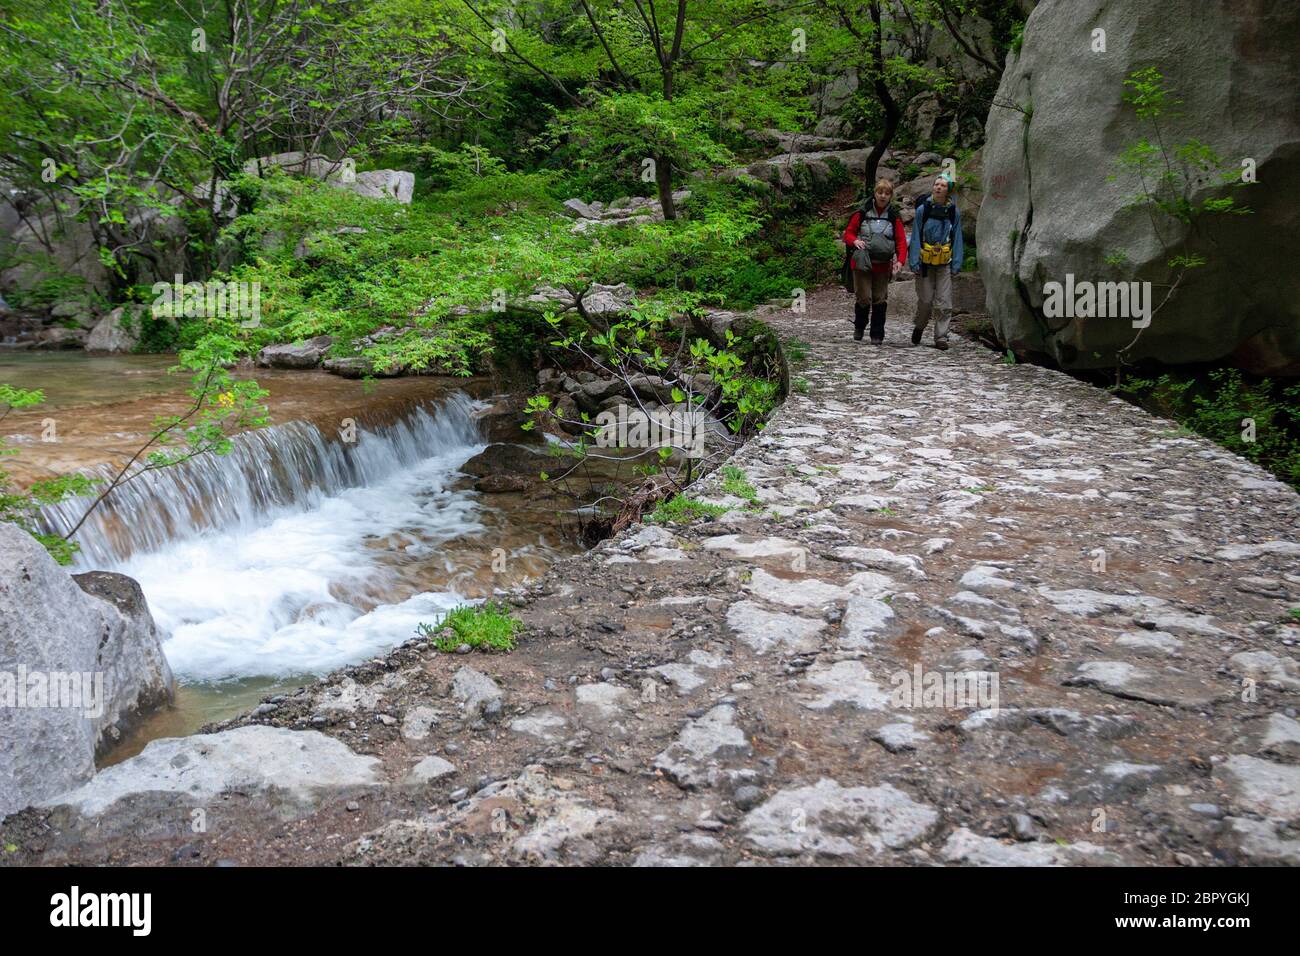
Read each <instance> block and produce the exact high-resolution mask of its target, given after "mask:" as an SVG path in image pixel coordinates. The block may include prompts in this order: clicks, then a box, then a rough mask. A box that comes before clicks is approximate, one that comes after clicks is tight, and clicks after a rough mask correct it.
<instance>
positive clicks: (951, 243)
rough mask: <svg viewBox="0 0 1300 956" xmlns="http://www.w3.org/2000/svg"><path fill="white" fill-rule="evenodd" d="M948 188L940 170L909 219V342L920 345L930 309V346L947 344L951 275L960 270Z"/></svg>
mask: <svg viewBox="0 0 1300 956" xmlns="http://www.w3.org/2000/svg"><path fill="white" fill-rule="evenodd" d="M952 189H953V181H952V178H951V177H950V176H949V175H948V174H947V173H940V174H939V175H938V176H937V177H935V180H934V185H933V186H932V187H931V189H930V195H929V196H927V197H926V198H925V199H924V200H922V201H921V202H920V203H918V204H917V207H916V218H915V219H914V220H912V251H911V255H910V256H909V257H908V262H907V264H908V268H910V269H911V270H912V271H913V272H914V273H916V318H915V319H914V320H913V323H912V325H913V328H912V344H913V345H920V344H921V335H922V333H923V332H925V327H926V325H928V324H929V322H930V313H931V312H934V313H936V315H935V317H934V347H935V348H937V349H946V348H947V347H948V326H949V324H951V322H952V277H953V276H955V275H956V274H957V273H958V272H961V260H962V243H961V213H959V212H958V211H957V203H956V202H955V201H954V200H953V199H952V198H951V193H952Z"/></svg>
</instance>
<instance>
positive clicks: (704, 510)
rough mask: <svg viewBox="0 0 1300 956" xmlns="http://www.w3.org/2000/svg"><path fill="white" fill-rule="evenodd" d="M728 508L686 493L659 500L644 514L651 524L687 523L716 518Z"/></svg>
mask: <svg viewBox="0 0 1300 956" xmlns="http://www.w3.org/2000/svg"><path fill="white" fill-rule="evenodd" d="M729 510H731V509H729V508H727V507H726V506H725V505H714V504H709V503H708V502H707V501H698V500H696V499H695V498H688V497H687V496H686V495H674V496H673V497H672V498H669V499H667V500H666V501H661V502H659V504H658V505H657V506H656V507H655V509H654V511H652V512H650V513H649V514H648V515H646V516H645V520H646V521H649V522H650V523H651V524H687V523H689V522H692V521H696V520H698V519H700V518H717V517H719V516H720V515H724V514H726V513H727V512H728V511H729Z"/></svg>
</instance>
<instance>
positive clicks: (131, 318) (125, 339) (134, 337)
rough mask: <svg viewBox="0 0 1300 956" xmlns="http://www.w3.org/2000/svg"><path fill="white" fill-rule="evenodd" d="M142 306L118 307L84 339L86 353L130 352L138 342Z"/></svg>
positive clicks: (100, 321) (101, 320)
mask: <svg viewBox="0 0 1300 956" xmlns="http://www.w3.org/2000/svg"><path fill="white" fill-rule="evenodd" d="M143 312H144V308H143V306H130V307H128V306H123V305H119V306H118V307H117V308H116V309H114V310H113V311H112V312H110V313H108V315H106V316H104V317H103V318H102V319H100V320H99V322H97V323H96V324H95V327H94V328H93V329H91V331H90V335H89V336H88V337H87V338H86V351H87V352H130V351H131V350H132V349H134V348H135V347H136V344H137V343H138V342H139V341H140V320H141V316H142V314H143Z"/></svg>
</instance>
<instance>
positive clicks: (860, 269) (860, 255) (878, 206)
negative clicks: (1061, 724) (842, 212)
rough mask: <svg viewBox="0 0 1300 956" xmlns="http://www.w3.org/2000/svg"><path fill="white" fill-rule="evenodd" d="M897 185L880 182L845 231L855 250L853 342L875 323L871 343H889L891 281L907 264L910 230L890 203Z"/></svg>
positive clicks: (851, 248) (853, 266) (877, 181)
mask: <svg viewBox="0 0 1300 956" xmlns="http://www.w3.org/2000/svg"><path fill="white" fill-rule="evenodd" d="M893 197H894V184H893V183H891V182H890V181H889V180H888V179H877V180H876V188H875V189H874V190H873V192H872V195H871V197H870V198H868V199H867V201H866V202H864V203H863V204H862V205H861V206H860V207H859V208H858V209H857V211H856V212H854V213H853V215H852V216H850V217H849V224H848V226H846V227H845V229H844V244H845V245H846V246H848V247H849V248H850V250H852V255H851V263H850V264H851V268H852V269H853V297H854V300H853V339H854V341H857V342H861V341H862V332H863V330H864V329H865V328H866V327H867V322H868V320H870V322H871V344H872V345H880V344H881V343H883V342H884V341H885V310H886V308H887V307H888V303H887V302H886V299H887V297H888V294H889V280H890V279H891V278H892V277H893V276H895V275H897V274H898V270H899V269H901V268H903V263H904V262H906V261H907V230H906V229H905V228H904V226H903V220H902V219H900V218H899V215H898V208H897V207H896V206H894V205H893V204H892V203H891V202H890V200H891V199H893Z"/></svg>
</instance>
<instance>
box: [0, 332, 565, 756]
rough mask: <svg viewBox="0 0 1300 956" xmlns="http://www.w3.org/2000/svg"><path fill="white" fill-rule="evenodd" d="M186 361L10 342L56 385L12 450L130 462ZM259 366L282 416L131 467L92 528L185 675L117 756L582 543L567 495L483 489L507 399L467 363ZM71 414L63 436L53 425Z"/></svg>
mask: <svg viewBox="0 0 1300 956" xmlns="http://www.w3.org/2000/svg"><path fill="white" fill-rule="evenodd" d="M169 364H170V360H167V359H165V358H164V359H163V360H160V359H159V357H157V356H118V357H113V358H103V359H101V358H95V357H87V356H85V355H77V356H76V357H75V358H72V357H68V356H63V355H57V354H55V355H15V356H5V357H3V358H0V381H8V382H10V383H12V384H15V385H20V386H23V387H35V386H36V385H39V386H40V387H42V388H43V389H44V390H45V393H46V396H47V402H46V404H44V405H42V406H39V407H38V408H35V409H31V410H27V411H25V412H24V413H21V414H19V413H15V414H12V415H11V416H10V417H9V420H7V421H6V422H5V426H4V428H5V431H6V433H9V440H10V442H11V443H12V444H14V445H15V446H16V447H18V448H19V449H21V451H20V456H19V457H18V458H16V459H11V462H13V464H12V465H10V467H11V468H13V470H14V471H15V473H16V474H17V475H19V476H20V478H22V477H26V478H27V479H28V480H31V479H33V478H36V477H40V476H42V475H43V474H46V473H54V472H57V471H60V470H73V469H74V468H75V469H77V470H83V471H87V472H89V473H92V474H100V475H107V474H110V473H111V471H112V470H113V466H114V463H116V462H119V461H121V460H123V458H124V457H125V456H126V455H129V454H130V453H131V452H133V451H134V449H135V448H138V447H139V445H140V444H141V443H142V442H143V439H144V437H145V435H146V433H147V427H148V424H147V423H148V422H151V421H152V416H153V415H154V414H157V413H159V412H160V411H163V410H166V409H168V408H169V407H171V406H173V405H175V406H177V407H179V406H180V405H182V404H183V399H184V394H183V389H184V385H185V380H184V379H178V378H177V377H176V376H174V375H168V374H167V371H166V368H167V366H168V365H169ZM248 374H250V375H252V376H253V377H255V378H256V379H257V381H258V382H259V383H260V384H262V386H263V387H265V388H267V389H269V390H270V392H271V396H270V398H269V399H268V405H269V407H270V410H271V417H272V422H273V424H271V425H270V426H268V427H266V428H263V429H258V430H255V431H250V432H245V433H243V434H240V435H238V436H236V438H235V441H234V446H235V447H234V449H233V450H232V451H231V452H230V453H229V454H227V455H224V456H217V455H211V454H209V455H204V456H201V457H199V458H196V459H194V460H193V461H191V462H187V463H184V464H181V465H178V466H175V467H172V468H167V469H163V470H160V471H155V472H150V473H147V474H145V475H143V476H142V477H140V478H138V479H136V480H134V481H132V482H129V483H127V484H126V485H124V486H122V487H120V488H119V489H118V490H117V491H115V492H114V493H113V495H111V496H110V497H109V498H108V499H107V500H106V501H105V502H104V504H103V505H101V506H100V507H99V508H98V509H97V510H96V511H95V512H94V513H92V515H91V516H90V518H89V519H88V520H87V521H86V522H85V523H84V524H83V525H82V527H81V528H80V529H79V530H78V531H77V533H76V535H75V540H76V541H77V542H78V543H79V545H80V548H81V550H80V552H79V554H78V556H77V559H76V567H74V568H73V569H72V570H73V571H84V570H108V571H118V572H121V573H123V574H127V575H129V576H131V577H133V578H135V579H136V580H137V581H139V582H140V585H141V587H142V589H143V591H144V594H145V597H146V598H147V600H148V602H149V607H150V610H151V611H152V613H153V616H154V619H155V621H156V622H157V624H158V627H159V629H160V631H161V632H162V634H163V635H164V642H163V649H164V651H165V653H166V655H167V658H168V661H169V663H170V664H171V667H172V670H173V672H174V673H175V675H176V678H177V682H178V695H177V702H176V706H175V707H174V708H172V709H171V710H168V711H164V712H163V713H160V714H157V715H155V716H154V717H153V718H150V719H148V720H146V721H145V722H144V724H143V725H142V726H141V727H140V728H139V730H138V731H137V732H136V733H135V734H133V735H132V737H131V739H130V740H128V741H125V742H123V744H122V745H121V746H119V747H117V748H115V749H114V750H113V751H112V753H111V754H110V755H109V757H108V759H107V760H106V761H105V762H106V763H111V762H116V761H118V760H121V759H125V758H126V757H128V756H130V755H132V754H133V753H135V752H138V750H139V749H140V748H142V747H143V746H144V744H145V743H147V742H148V740H151V739H154V738H156V737H159V736H171V735H177V734H184V733H191V732H193V731H194V730H196V729H198V728H199V727H200V726H202V725H203V724H205V723H208V722H210V721H216V720H221V719H224V718H226V717H229V716H232V715H234V714H236V713H238V712H240V711H241V710H243V709H245V708H246V707H248V706H250V705H251V704H254V703H256V702H257V701H258V700H259V699H261V698H262V697H264V696H266V695H267V694H268V693H274V692H275V690H276V689H278V688H294V687H297V686H299V685H300V684H302V683H303V682H305V681H307V680H310V679H312V678H313V677H314V676H317V675H322V674H325V673H328V672H329V671H331V670H334V669H336V668H339V667H342V666H346V665H348V664H353V663H357V662H360V661H363V660H366V659H368V658H370V657H373V656H375V655H377V654H381V653H383V652H385V651H387V650H388V649H390V648H392V647H394V646H396V645H398V644H401V643H403V642H404V641H406V640H408V639H409V638H410V637H412V636H413V635H414V633H415V629H416V626H417V625H418V624H420V623H421V622H428V623H435V622H436V621H437V620H438V619H439V617H440V616H441V615H442V614H443V613H444V612H445V611H447V610H449V609H450V608H453V607H455V606H457V605H459V604H463V603H466V602H467V601H472V600H479V599H482V598H485V597H489V596H490V595H491V594H492V593H493V592H494V590H497V589H501V588H507V587H510V586H511V585H513V584H514V583H517V582H518V581H520V580H523V579H525V578H528V577H532V576H535V575H537V574H540V573H541V572H543V571H544V570H545V569H546V567H548V566H549V564H550V563H551V561H553V560H554V558H555V557H557V556H559V555H562V554H566V553H571V552H573V551H576V550H577V549H578V544H577V542H576V541H575V540H574V539H573V538H572V536H571V535H570V534H568V533H567V531H566V528H565V527H564V526H563V525H562V523H560V522H558V521H557V516H556V515H555V513H554V511H553V510H551V511H549V512H548V511H544V510H542V509H537V508H530V507H529V505H528V502H527V500H526V499H527V496H523V495H493V496H483V495H480V494H478V493H477V492H475V491H473V490H472V488H471V487H470V483H469V482H467V481H466V480H465V479H464V478H463V477H462V476H461V475H460V474H459V472H458V469H459V468H460V467H461V466H462V465H463V464H464V463H465V462H466V461H467V460H468V459H470V458H471V457H473V456H474V455H476V454H478V453H479V452H481V451H482V450H483V449H484V448H485V447H486V441H485V438H484V435H483V433H482V431H481V429H480V425H479V422H478V421H477V420H476V416H477V415H478V414H480V413H481V412H482V411H483V410H484V409H485V408H486V407H487V403H486V402H485V401H483V400H482V399H476V398H472V397H471V396H470V395H469V394H467V393H466V391H464V390H462V389H461V388H460V387H458V386H460V385H461V384H462V382H461V381H459V380H457V381H448V380H446V379H437V378H411V379H395V380H388V381H381V382H376V383H372V384H371V385H369V386H363V385H362V383H360V382H356V381H347V380H343V379H339V378H337V377H335V376H330V375H327V374H325V373H318V372H268V371H267V370H264V369H258V370H256V373H252V372H250V373H248ZM124 383H125V388H123V385H124ZM468 384H469V385H475V384H478V385H479V386H480V387H478V388H477V389H476V391H478V392H479V393H480V394H481V393H483V392H484V391H485V390H484V389H483V388H482V387H481V384H482V383H468ZM51 421H53V422H54V424H55V427H56V431H57V432H58V433H60V437H59V438H58V440H57V441H54V442H43V441H40V440H39V439H38V438H35V437H34V436H38V435H40V434H41V429H42V428H48V426H49V423H50V422H51ZM340 423H343V424H345V425H350V426H351V428H350V429H349V431H348V432H345V431H344V430H343V428H341V427H340ZM345 434H346V435H347V436H348V437H354V440H352V441H346V440H344V437H343V436H344V435H345ZM15 466H17V467H15ZM84 511H85V501H84V500H73V501H67V502H64V503H62V504H60V505H58V506H55V507H51V508H47V509H46V511H45V512H44V523H45V526H46V530H49V531H59V532H61V533H62V532H65V531H66V530H67V529H68V528H70V527H71V526H72V525H73V524H74V523H75V522H76V521H77V520H78V519H79V518H80V517H81V515H82V514H83V513H84ZM495 549H502V550H503V552H504V554H505V555H506V556H507V557H508V560H507V562H506V568H507V571H506V572H504V573H498V572H496V571H494V570H493V568H492V563H493V556H494V552H495V553H496V554H501V553H502V552H500V551H495Z"/></svg>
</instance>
